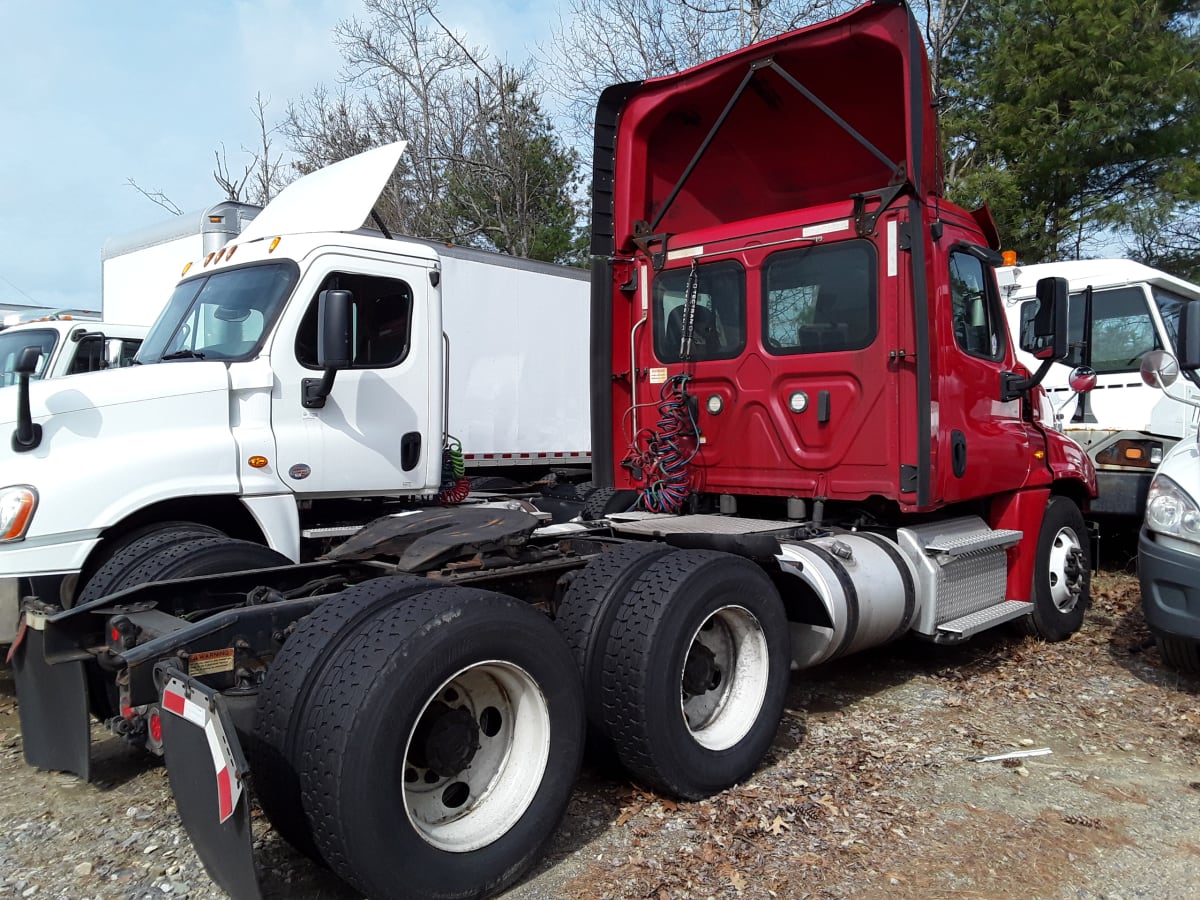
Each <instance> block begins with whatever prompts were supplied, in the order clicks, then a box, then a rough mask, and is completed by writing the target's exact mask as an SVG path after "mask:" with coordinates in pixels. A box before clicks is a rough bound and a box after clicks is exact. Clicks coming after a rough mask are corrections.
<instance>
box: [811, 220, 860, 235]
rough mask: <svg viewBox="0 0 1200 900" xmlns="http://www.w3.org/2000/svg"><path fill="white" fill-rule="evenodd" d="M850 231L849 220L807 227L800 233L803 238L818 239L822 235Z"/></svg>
mask: <svg viewBox="0 0 1200 900" xmlns="http://www.w3.org/2000/svg"><path fill="white" fill-rule="evenodd" d="M849 229H850V220H849V219H839V220H837V221H836V222H822V223H821V224H820V225H807V226H805V228H804V229H803V230H802V231H801V232H800V234H801V235H802V236H803V237H806V238H810V237H820V236H821V235H823V234H834V233H836V232H838V231H848V230H849Z"/></svg>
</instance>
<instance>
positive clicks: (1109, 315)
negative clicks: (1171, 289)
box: [1021, 286, 1162, 374]
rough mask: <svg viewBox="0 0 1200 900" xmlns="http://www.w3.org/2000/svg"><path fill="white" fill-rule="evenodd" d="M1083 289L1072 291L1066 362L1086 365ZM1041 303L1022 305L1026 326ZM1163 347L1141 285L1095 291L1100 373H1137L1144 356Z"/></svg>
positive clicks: (1094, 359)
mask: <svg viewBox="0 0 1200 900" xmlns="http://www.w3.org/2000/svg"><path fill="white" fill-rule="evenodd" d="M1083 297H1084V295H1083V292H1082V291H1078V292H1076V293H1072V294H1071V300H1070V304H1069V306H1068V309H1069V315H1068V318H1069V327H1068V330H1067V334H1068V339H1069V340H1070V343H1071V353H1070V356H1068V357H1067V358H1066V359H1065V360H1063V361H1062V362H1063V365H1065V366H1069V367H1074V366H1079V365H1083V364H1084V362H1085V360H1084V355H1083V346H1082V341H1083V325H1084V321H1083V320H1084V302H1083ZM1036 308H1037V302H1036V301H1033V300H1031V301H1029V302H1028V303H1025V304H1023V305H1022V307H1021V325H1022V329H1024V326H1025V325H1026V323H1027V322H1029V321H1030V320H1031V319H1032V318H1033V315H1034V313H1035V311H1036ZM1160 349H1162V342H1161V341H1160V340H1159V337H1158V331H1157V329H1156V328H1155V326H1154V320H1153V319H1152V318H1150V306H1149V304H1148V303H1147V302H1146V292H1145V291H1144V290H1143V289H1142V288H1141V286H1136V287H1120V288H1111V289H1107V290H1096V291H1093V292H1092V347H1091V351H1092V352H1091V361H1090V363H1091V366H1092V368H1094V369H1095V370H1096V371H1097V372H1099V373H1100V374H1105V373H1108V372H1136V371H1137V369H1138V365H1139V364H1140V363H1141V359H1142V356H1143V355H1144V354H1145V353H1147V352H1148V351H1150V350H1160Z"/></svg>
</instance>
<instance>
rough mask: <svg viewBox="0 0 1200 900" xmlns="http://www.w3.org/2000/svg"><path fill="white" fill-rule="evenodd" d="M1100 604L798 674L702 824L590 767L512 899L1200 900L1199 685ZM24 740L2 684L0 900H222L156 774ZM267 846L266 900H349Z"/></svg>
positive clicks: (1122, 608)
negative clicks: (51, 766)
mask: <svg viewBox="0 0 1200 900" xmlns="http://www.w3.org/2000/svg"><path fill="white" fill-rule="evenodd" d="M1093 593H1094V595H1095V603H1094V607H1093V611H1092V613H1091V614H1090V617H1089V621H1088V622H1087V624H1086V625H1085V628H1084V630H1083V631H1082V632H1081V633H1080V634H1078V635H1076V636H1075V637H1074V638H1072V639H1071V640H1070V641H1067V642H1065V643H1063V644H1056V645H1044V644H1039V643H1037V642H1035V641H1033V640H1032V639H1029V638H1020V637H1015V636H1013V635H1011V634H995V635H984V636H981V637H979V638H977V639H975V640H973V641H971V642H969V643H967V644H965V645H962V646H960V647H956V648H942V647H933V646H929V645H926V644H922V643H919V642H915V641H913V642H901V643H900V644H897V645H894V646H892V647H889V648H884V649H882V650H879V651H874V652H867V653H864V654H861V655H859V656H856V657H852V658H850V659H847V660H844V661H842V662H840V663H838V664H835V665H830V666H824V667H821V668H818V669H816V670H810V671H807V672H803V673H799V674H797V675H796V676H795V678H794V681H793V686H792V690H791V693H790V696H789V701H788V708H787V713H786V715H785V717H784V723H783V726H782V727H781V728H780V731H779V734H778V736H777V739H776V741H775V745H774V747H773V749H772V751H771V753H770V754H769V756H768V758H767V760H766V762H765V763H764V765H763V767H762V768H761V769H760V771H759V772H758V773H757V774H756V775H755V777H754V778H753V779H751V780H750V781H749V782H748V783H746V784H745V785H742V786H739V787H737V788H734V789H731V790H729V791H726V792H724V793H722V794H720V795H718V796H717V797H714V798H711V799H709V800H706V801H704V802H701V803H691V804H676V803H673V802H671V801H668V800H665V799H661V798H658V797H655V796H654V795H652V794H649V793H647V792H645V791H642V790H641V789H639V788H638V787H637V786H636V785H632V784H630V783H628V782H627V781H626V780H624V779H623V778H622V776H621V775H620V773H619V772H615V771H611V770H608V769H606V768H604V767H602V766H599V765H596V764H595V763H590V764H589V765H588V766H587V767H586V768H585V771H584V773H583V776H582V778H581V780H580V784H579V788H578V790H577V791H576V793H575V797H574V799H573V801H572V804H571V808H570V810H569V813H568V816H567V818H566V820H565V822H564V823H563V826H562V828H561V829H560V830H559V832H558V834H557V836H556V838H555V840H554V842H553V843H552V845H551V847H550V848H549V851H548V853H547V855H546V858H545V860H544V862H543V863H542V864H541V865H540V866H539V867H538V868H537V869H536V870H535V872H533V873H532V874H531V875H530V877H528V878H527V879H526V880H525V881H524V882H523V883H522V884H521V885H520V886H518V887H517V888H515V889H514V890H512V891H511V892H510V893H509V895H508V896H510V897H513V898H527V900H551V898H561V897H580V898H583V897H589V898H590V897H614V898H625V897H631V898H632V897H639V898H655V900H666V898H677V897H679V898H683V897H748V898H749V897H756V898H757V897H845V896H861V897H875V896H894V897H951V896H953V897H961V896H973V897H1018V896H1019V897H1030V896H1037V897H1063V898H1102V897H1103V898H1108V900H1117V898H1132V897H1154V898H1185V897H1186V898H1191V897H1194V896H1196V895H1197V893H1198V892H1200V705H1198V704H1197V702H1196V699H1197V693H1198V691H1200V683H1197V681H1195V680H1189V679H1187V678H1185V677H1183V676H1180V675H1177V674H1175V673H1172V672H1171V671H1170V670H1168V669H1165V668H1164V667H1163V666H1162V664H1161V661H1160V660H1159V658H1158V654H1157V652H1156V651H1155V650H1154V648H1153V647H1152V646H1151V645H1150V642H1149V641H1148V635H1147V633H1146V631H1145V628H1144V625H1143V623H1142V620H1141V614H1140V611H1139V609H1138V593H1137V584H1136V581H1135V580H1134V579H1133V578H1132V577H1130V576H1128V575H1122V574H1120V573H1103V574H1101V575H1099V576H1097V578H1096V580H1095V583H1094V588H1093ZM19 732H20V729H19V725H18V721H17V716H16V700H15V693H14V690H13V684H12V677H11V672H9V671H8V670H7V669H4V668H0V898H7V897H62V898H85V897H86V898H144V897H166V896H174V897H191V898H196V900H201V898H210V897H212V898H215V897H221V896H223V894H222V893H221V892H220V891H219V890H217V889H216V888H215V887H214V886H213V885H212V883H211V882H210V881H209V879H208V877H207V876H206V875H205V873H204V870H203V868H202V867H201V866H200V864H199V862H198V860H197V859H196V857H195V855H194V853H193V852H192V850H191V848H190V846H189V843H188V840H187V837H186V835H185V834H184V832H183V830H182V828H181V827H180V826H179V824H178V820H177V818H176V815H175V811H174V806H173V804H172V801H171V797H170V791H169V788H168V785H167V780H166V776H165V772H164V770H163V769H162V767H161V766H155V765H152V764H149V763H148V762H147V760H146V759H145V758H144V757H143V756H141V755H140V754H138V753H136V752H133V751H131V750H129V749H127V748H126V747H125V746H124V745H123V744H122V743H120V742H119V741H117V740H116V739H113V738H109V737H107V736H105V735H104V734H103V733H102V732H101V731H99V730H97V731H96V732H95V733H94V740H95V744H94V748H93V750H94V754H95V759H96V761H95V763H94V765H93V772H94V773H96V776H95V780H94V781H93V782H92V783H91V784H84V783H81V782H80V781H78V780H77V779H75V778H74V777H71V776H67V775H62V774H55V773H49V772H40V771H35V770H31V769H28V768H26V767H25V766H24V764H23V762H22V760H21V739H20V733H19ZM1042 747H1048V748H1050V750H1051V751H1052V753H1051V754H1049V755H1044V756H1038V757H1033V758H1029V759H1025V760H1023V761H1021V762H1009V763H1007V764H1006V763H1000V762H987V763H984V762H973V761H971V760H970V757H973V756H978V755H984V754H990V753H998V752H1006V751H1009V750H1014V749H1022V748H1033V749H1036V748H1042ZM256 828H257V831H256V834H257V835H258V838H259V840H258V843H259V850H260V861H261V862H262V864H263V868H264V882H265V886H266V894H267V896H269V897H289V898H328V900H338V898H352V897H354V896H355V895H354V894H353V893H352V892H351V891H349V890H348V889H347V888H345V887H344V886H342V885H341V884H340V883H339V882H338V881H337V880H336V879H335V878H333V877H332V875H330V874H329V873H328V872H326V871H324V870H321V869H320V868H318V867H316V866H314V865H312V864H311V863H309V862H308V861H307V860H305V859H303V858H302V857H299V856H297V855H296V854H294V853H293V852H291V851H290V849H289V848H288V847H287V846H286V845H284V844H283V842H282V841H281V840H279V839H278V838H277V837H276V836H275V835H274V834H273V833H271V831H270V828H269V826H268V825H267V823H266V822H265V821H263V820H261V819H260V820H258V822H257V825H256Z"/></svg>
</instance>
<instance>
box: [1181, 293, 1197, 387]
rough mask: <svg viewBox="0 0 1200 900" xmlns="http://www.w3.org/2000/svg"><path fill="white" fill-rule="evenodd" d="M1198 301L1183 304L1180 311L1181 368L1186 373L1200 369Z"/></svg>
mask: <svg viewBox="0 0 1200 900" xmlns="http://www.w3.org/2000/svg"><path fill="white" fill-rule="evenodd" d="M1196 303H1197V301H1195V300H1192V301H1190V302H1188V303H1185V304H1183V306H1182V308H1181V309H1180V310H1179V334H1178V336H1177V337H1176V342H1177V344H1178V346H1177V347H1176V348H1175V349H1176V350H1177V351H1178V353H1177V356H1178V360H1179V368H1180V369H1183V370H1185V371H1195V370H1196V369H1200V308H1197V306H1196Z"/></svg>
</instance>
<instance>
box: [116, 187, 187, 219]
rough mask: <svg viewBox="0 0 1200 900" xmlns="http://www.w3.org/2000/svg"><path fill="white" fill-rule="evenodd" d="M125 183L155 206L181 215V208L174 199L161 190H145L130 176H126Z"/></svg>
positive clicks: (174, 214) (172, 213) (175, 214)
mask: <svg viewBox="0 0 1200 900" xmlns="http://www.w3.org/2000/svg"><path fill="white" fill-rule="evenodd" d="M125 183H126V184H127V185H129V186H130V187H131V188H133V189H134V190H135V191H137V192H138V193H139V194H141V195H142V196H143V197H145V198H146V199H147V200H149V201H150V202H151V203H154V204H156V205H157V206H161V207H162V208H163V209H165V210H166V211H167V212H169V213H170V214H171V215H173V216H182V215H183V210H182V209H180V208H179V207H178V206H176V205H175V201H173V200H172V199H171V198H170V197H168V196H167V195H166V194H164V193H163V192H162V191H151V190H147V189H146V188H144V187H142V186H141V185H140V184H138V183H137V182H136V181H134V180H133V179H132V178H126V179H125Z"/></svg>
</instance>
